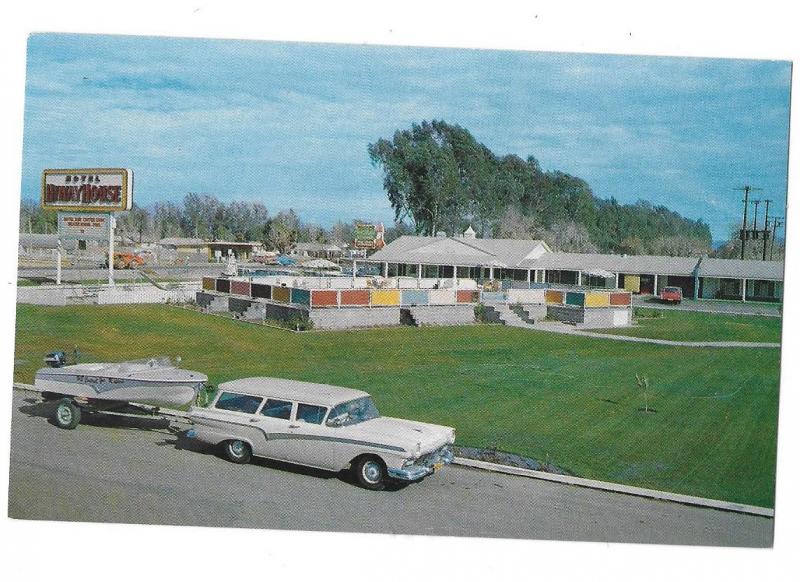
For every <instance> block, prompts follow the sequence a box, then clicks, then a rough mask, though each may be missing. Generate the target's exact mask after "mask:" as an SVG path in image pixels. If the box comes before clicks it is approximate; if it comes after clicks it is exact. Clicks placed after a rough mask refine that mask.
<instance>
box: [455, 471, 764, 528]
mask: <svg viewBox="0 0 800 582" xmlns="http://www.w3.org/2000/svg"><path fill="white" fill-rule="evenodd" d="M453 464H454V465H462V466H464V467H471V468H473V469H481V470H484V471H492V472H494V473H504V474H506V475H516V476H518V477H528V478H530V479H540V480H542V481H552V482H555V483H563V484H565V485H575V486H576V487H585V488H587V489H598V490H601V491H610V492H612V493H622V494H624V495H634V496H636V497H647V498H649V499H658V500H661V501H669V502H672V503H681V504H683V505H694V506H697V507H709V508H712V509H719V510H721V511H731V512H735V513H743V514H747V515H756V516H759V517H768V518H773V517H775V510H774V509H771V508H769V507H758V506H756V505H744V504H741V503H733V502H731V501H721V500H719V499H707V498H705V497H693V496H691V495H682V494H680V493H670V492H668V491H658V490H655V489H643V488H641V487H632V486H630V485H621V484H618V483H609V482H606V481H596V480H594V479H584V478H583V477H572V476H570V475H558V474H556V473H545V472H544V471H534V470H532V469H523V468H521V467H512V466H510V465H499V464H497V463H489V462H488V461H478V460H475V459H465V458H463V457H456V458H455V459H454V460H453Z"/></svg>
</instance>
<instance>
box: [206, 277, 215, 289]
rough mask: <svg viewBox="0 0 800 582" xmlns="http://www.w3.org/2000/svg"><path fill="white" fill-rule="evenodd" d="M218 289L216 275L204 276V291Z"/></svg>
mask: <svg viewBox="0 0 800 582" xmlns="http://www.w3.org/2000/svg"><path fill="white" fill-rule="evenodd" d="M216 289H217V280H216V279H214V277H203V290H204V291H216Z"/></svg>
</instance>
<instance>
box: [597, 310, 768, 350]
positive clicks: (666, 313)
mask: <svg viewBox="0 0 800 582" xmlns="http://www.w3.org/2000/svg"><path fill="white" fill-rule="evenodd" d="M644 312H646V313H647V314H648V315H653V314H656V315H660V317H655V318H653V317H636V316H634V323H635V326H634V327H626V328H614V329H602V330H592V331H598V332H602V333H613V334H616V335H627V336H634V337H649V338H655V339H668V340H681V341H727V340H730V341H744V342H779V341H781V318H780V317H763V316H758V315H729V314H721V313H702V312H696V311H678V310H668V309H651V308H645V309H644Z"/></svg>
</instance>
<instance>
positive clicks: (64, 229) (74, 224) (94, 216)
mask: <svg viewBox="0 0 800 582" xmlns="http://www.w3.org/2000/svg"><path fill="white" fill-rule="evenodd" d="M108 221H109V215H108V214H99V213H94V212H59V213H58V238H59V239H61V240H97V241H107V240H108V237H109V233H110V228H109V224H108Z"/></svg>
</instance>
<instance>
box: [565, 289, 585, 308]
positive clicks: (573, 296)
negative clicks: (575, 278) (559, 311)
mask: <svg viewBox="0 0 800 582" xmlns="http://www.w3.org/2000/svg"><path fill="white" fill-rule="evenodd" d="M583 302H584V295H583V293H578V292H576V291H567V297H566V299H565V300H564V303H566V304H567V305H577V306H579V307H582V306H583Z"/></svg>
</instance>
